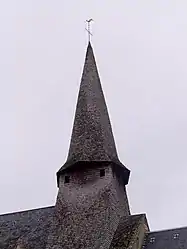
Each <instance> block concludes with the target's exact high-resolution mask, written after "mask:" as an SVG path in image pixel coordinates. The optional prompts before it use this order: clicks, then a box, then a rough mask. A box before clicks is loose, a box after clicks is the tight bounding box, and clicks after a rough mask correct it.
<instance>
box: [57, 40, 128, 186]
mask: <svg viewBox="0 0 187 249" xmlns="http://www.w3.org/2000/svg"><path fill="white" fill-rule="evenodd" d="M101 162H103V163H113V164H114V165H115V166H117V168H118V169H119V170H120V171H122V172H123V174H125V175H126V176H125V178H126V179H125V180H124V182H125V184H127V182H128V177H129V170H128V169H127V168H126V167H124V166H123V165H122V164H121V162H120V161H119V159H118V155H117V151H116V146H115V141H114V137H113V133H112V128H111V123H110V119H109V115H108V111H107V106H106V103H105V98H104V95H103V91H102V87H101V83H100V78H99V74H98V70H97V66H96V61H95V58H94V53H93V49H92V46H91V44H90V42H89V44H88V47H87V52H86V59H85V64H84V69H83V74H82V79H81V84H80V90H79V96H78V102H77V107H76V113H75V120H74V126H73V132H72V137H71V143H70V148H69V154H68V158H67V162H66V163H65V165H64V166H62V168H61V169H60V170H59V171H58V173H57V177H58V178H59V175H60V174H61V173H62V172H63V171H64V170H67V169H70V168H72V167H75V166H76V165H77V164H78V163H84V164H85V163H88V164H89V163H101ZM120 174H121V173H120ZM123 174H122V175H123Z"/></svg>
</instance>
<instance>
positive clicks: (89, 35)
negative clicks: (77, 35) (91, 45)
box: [86, 19, 93, 42]
mask: <svg viewBox="0 0 187 249" xmlns="http://www.w3.org/2000/svg"><path fill="white" fill-rule="evenodd" d="M86 22H87V28H86V31H87V32H88V41H89V42H90V39H91V36H92V33H91V32H90V23H91V22H93V19H89V20H86Z"/></svg>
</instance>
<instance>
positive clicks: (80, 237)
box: [47, 166, 130, 249]
mask: <svg viewBox="0 0 187 249" xmlns="http://www.w3.org/2000/svg"><path fill="white" fill-rule="evenodd" d="M100 169H103V168H102V166H100V167H98V168H95V167H94V168H90V169H87V170H86V171H83V170H82V171H74V172H72V173H71V175H70V182H69V183H65V181H64V180H65V179H64V178H65V176H64V175H62V176H61V177H60V185H59V193H58V197H57V203H56V208H55V218H54V221H53V224H52V230H51V233H50V235H49V237H48V244H47V248H48V249H49V248H52V246H54V245H55V248H56V249H57V248H66V249H69V248H74V249H76V248H77V249H78V248H87V249H89V248H90V249H91V248H92V249H94V248H95V249H96V248H105V249H107V248H109V247H110V244H111V242H112V239H113V236H114V233H115V231H116V229H117V226H118V224H119V221H120V219H121V217H124V216H126V217H128V216H129V215H130V211H129V205H128V199H127V195H126V190H125V189H124V185H123V184H120V182H119V180H118V178H117V177H116V175H115V173H114V172H113V171H112V166H110V167H109V166H108V167H104V169H105V176H103V177H100Z"/></svg>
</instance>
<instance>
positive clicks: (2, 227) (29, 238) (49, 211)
mask: <svg viewBox="0 0 187 249" xmlns="http://www.w3.org/2000/svg"><path fill="white" fill-rule="evenodd" d="M53 213H54V207H47V208H39V209H34V210H28V211H22V212H16V213H10V214H4V215H0V248H2V249H11V248H26V249H28V248H34V249H44V248H45V246H46V240H47V237H48V234H49V227H50V223H51V219H52V216H53Z"/></svg>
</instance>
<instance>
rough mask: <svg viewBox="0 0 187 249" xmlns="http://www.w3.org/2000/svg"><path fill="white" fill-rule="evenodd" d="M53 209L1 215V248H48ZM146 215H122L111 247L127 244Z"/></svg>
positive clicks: (123, 246) (114, 248) (121, 246)
mask: <svg viewBox="0 0 187 249" xmlns="http://www.w3.org/2000/svg"><path fill="white" fill-rule="evenodd" d="M54 210H55V207H46V208H39V209H34V210H28V211H22V212H17V213H11V214H5V215H0V248H2V249H11V248H20V249H22V248H23V249H29V248H31V249H32V248H33V249H44V248H46V243H47V238H48V235H49V234H50V228H51V227H50V225H51V222H52V219H53V214H54ZM144 216H145V215H142V214H138V215H131V216H129V217H124V218H122V219H121V220H120V222H119V224H118V227H117V230H116V232H115V233H114V237H113V239H112V241H111V245H110V248H109V249H119V248H127V246H128V245H129V243H130V242H131V241H132V234H133V233H134V231H135V230H136V229H137V227H138V225H139V223H140V220H142V218H144Z"/></svg>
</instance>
